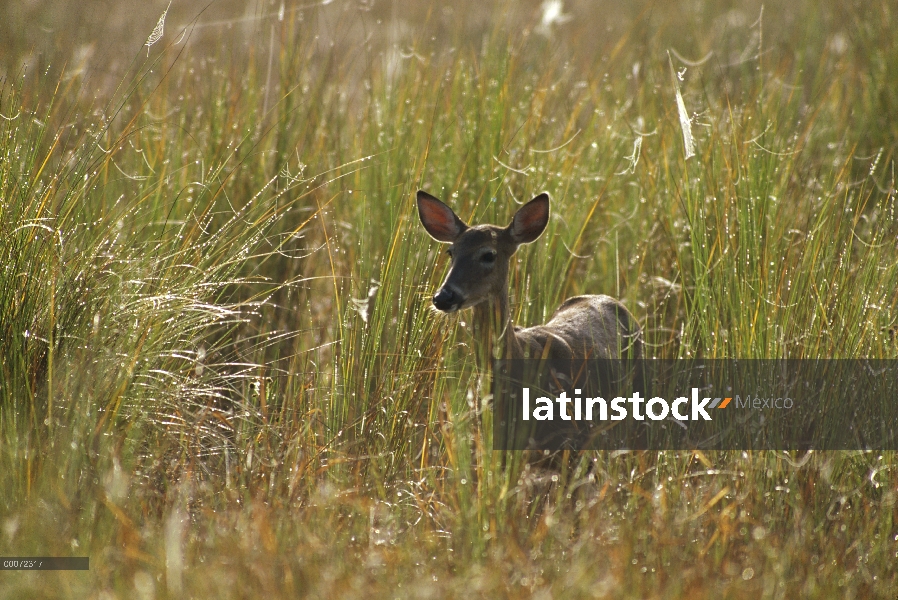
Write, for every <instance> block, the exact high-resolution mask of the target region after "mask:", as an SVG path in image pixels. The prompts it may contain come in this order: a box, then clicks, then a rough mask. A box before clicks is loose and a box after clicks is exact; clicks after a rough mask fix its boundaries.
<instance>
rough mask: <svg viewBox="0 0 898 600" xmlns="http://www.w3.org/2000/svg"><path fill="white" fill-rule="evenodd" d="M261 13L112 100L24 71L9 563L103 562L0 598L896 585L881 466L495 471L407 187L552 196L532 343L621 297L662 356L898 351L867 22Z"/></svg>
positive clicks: (886, 61) (890, 55) (890, 51)
mask: <svg viewBox="0 0 898 600" xmlns="http://www.w3.org/2000/svg"><path fill="white" fill-rule="evenodd" d="M266 7H267V5H265V6H264V7H263V6H262V5H260V8H259V10H258V11H257V13H256V14H254V18H253V20H252V21H251V22H252V23H255V24H256V25H254V27H256V28H255V29H254V30H252V31H253V32H254V33H252V34H249V35H247V37H246V38H236V37H235V36H236V35H237V34H235V33H234V32H233V31H232V30H231V29H227V28H224V27H223V28H221V29H214V28H212V29H202V28H198V29H190V28H188V29H187V30H186V33H185V35H184V36H183V37H181V31H180V30H179V29H178V27H179V26H178V25H177V24H176V23H177V22H176V20H175V18H176V17H175V16H173V15H176V13H174V12H173V15H169V17H168V18H169V21H168V25H167V28H168V30H167V31H166V33H165V36H163V38H162V39H161V40H160V41H158V42H157V43H156V44H155V45H153V46H152V47H150V48H149V49H147V48H145V47H142V46H140V44H141V43H142V42H143V40H144V39H146V36H147V35H149V33H150V32H151V31H152V29H153V26H154V25H155V24H156V18H157V16H158V15H157V16H154V17H153V18H152V19H150V20H148V21H147V23H146V24H141V28H140V29H139V32H140V33H139V34H137V33H135V34H134V35H135V36H136V37H135V39H137V38H139V41H138V42H137V43H134V44H133V47H131V48H129V51H128V52H129V53H128V54H127V56H129V57H134V58H133V59H132V60H131V62H130V63H122V65H121V73H117V74H116V77H117V78H118V79H115V81H121V84H119V85H118V86H117V87H116V86H109V87H107V86H105V85H104V82H106V81H108V80H109V73H108V72H106V71H104V70H103V69H102V68H101V67H100V65H99V64H98V63H97V62H96V60H95V61H94V62H93V63H90V64H88V66H86V67H84V66H83V65H75V67H77V68H75V67H72V66H71V64H70V63H68V62H66V61H65V60H58V58H59V57H56V58H54V59H50V58H47V57H46V56H43V57H37V58H35V57H34V56H30V57H26V58H27V60H25V59H23V60H25V62H27V63H28V64H29V65H30V68H29V69H28V70H27V72H24V73H23V72H22V71H20V70H10V69H9V68H8V67H7V75H6V77H5V79H3V81H2V91H0V115H2V118H0V253H2V254H0V265H2V266H0V525H2V531H0V555H3V556H27V555H58V556H68V555H82V556H83V555H87V556H90V560H91V570H90V571H89V572H87V573H83V572H58V573H27V572H5V573H4V574H3V575H2V576H0V596H2V597H5V598H21V597H26V596H28V595H29V594H30V595H31V596H32V597H132V596H136V597H172V598H180V597H212V596H215V597H255V596H262V595H266V596H270V597H290V596H296V595H300V594H302V595H308V596H319V597H361V596H377V597H379V596H400V597H405V596H411V597H428V596H471V595H474V596H482V597H496V596H499V597H502V596H519V595H528V594H533V595H537V596H546V597H560V596H565V597H568V596H570V597H579V596H592V597H609V598H630V597H632V598H646V597H665V598H668V597H670V598H678V597H683V598H687V597H688V598H696V597H708V598H717V597H732V598H756V597H768V598H779V597H815V598H832V597H857V598H860V597H892V596H894V595H895V593H896V590H898V580H896V569H895V568H894V565H895V564H896V560H898V541H896V540H898V526H896V522H895V521H896V499H898V498H896V494H898V472H896V457H895V455H894V453H892V452H827V453H809V454H803V453H794V452H714V453H702V452H630V453H626V452H624V453H620V452H618V453H595V454H592V455H589V456H588V457H586V458H588V459H589V460H591V461H593V468H592V469H591V473H590V475H586V474H585V472H586V470H585V468H584V467H585V465H584V464H582V463H581V464H580V465H579V467H577V468H576V469H575V470H574V472H572V473H561V474H558V475H556V476H554V477H553V476H552V475H545V476H541V475H539V474H537V473H533V472H530V471H528V470H526V469H524V468H522V467H521V466H519V465H517V464H515V463H514V461H511V463H512V464H511V466H510V467H509V468H505V469H503V468H500V462H501V461H500V457H499V456H497V453H493V452H492V451H491V450H490V444H491V439H490V435H491V434H490V427H489V423H490V418H491V415H490V413H489V411H481V410H479V407H480V406H481V404H480V399H481V396H482V390H483V389H484V380H483V377H482V374H479V373H478V371H477V368H476V366H475V364H474V361H473V357H472V353H471V351H470V348H471V334H470V331H469V329H468V324H466V323H464V321H465V318H466V316H465V315H464V314H462V315H460V316H453V317H445V316H440V315H437V314H434V312H433V311H432V310H431V309H430V307H429V297H430V295H431V294H432V293H433V290H434V289H435V287H436V286H437V285H438V282H439V280H440V279H441V278H442V276H443V275H444V272H445V267H446V260H445V257H444V256H443V255H442V254H441V248H438V247H437V246H438V245H437V244H435V243H433V242H432V241H431V240H430V239H429V238H428V237H427V235H426V234H425V233H424V232H423V229H422V228H421V227H420V225H419V223H418V222H417V215H416V214H415V212H414V203H413V193H414V191H415V190H416V189H418V188H420V187H423V188H425V189H427V190H428V191H430V192H431V193H433V194H435V195H437V196H440V197H442V198H443V199H444V200H446V201H447V202H448V203H450V204H452V205H453V207H454V208H455V209H456V211H457V212H458V213H459V215H461V216H462V217H463V218H465V219H467V220H470V221H493V222H504V221H506V220H507V219H509V218H510V216H511V214H512V213H513V210H514V208H515V206H516V204H515V203H516V202H518V203H520V202H523V201H525V200H527V199H529V198H530V197H531V196H533V195H535V194H536V193H537V192H539V191H543V190H545V191H548V192H549V193H550V194H551V195H552V200H553V219H552V221H551V223H550V225H549V228H548V231H547V233H546V234H545V235H544V236H543V237H542V238H541V239H540V240H539V241H538V242H536V243H534V244H532V245H531V246H529V247H526V248H524V249H522V251H521V252H520V253H519V255H518V261H517V263H516V265H515V266H514V272H513V275H512V305H513V310H514V314H515V319H516V322H518V323H520V324H525V325H531V324H536V323H539V322H543V321H544V320H546V319H547V318H548V316H549V315H550V314H551V313H552V311H553V310H554V307H556V306H557V305H558V304H559V303H560V302H561V301H562V300H563V299H564V298H565V297H567V296H570V295H574V294H578V293H608V294H611V295H614V296H616V297H619V298H621V299H622V301H623V302H624V303H625V304H626V305H627V306H628V307H629V308H630V310H631V311H632V312H633V313H634V314H635V315H636V316H637V317H638V318H639V319H640V321H641V322H642V323H643V326H644V328H645V330H646V336H647V341H648V344H649V355H650V356H655V357H662V358H676V357H691V356H703V357H710V358H719V357H741V358H761V357H764V358H774V357H790V358H804V357H871V358H896V357H898V343H896V333H895V332H896V324H898V306H896V304H898V295H896V292H895V290H896V289H898V245H896V239H898V218H896V213H895V211H896V206H895V202H896V200H895V194H896V192H895V187H896V183H895V159H896V156H895V154H896V148H898V145H896V141H898V130H896V123H898V120H896V119H895V118H894V116H895V115H896V114H898V91H896V88H895V87H894V85H893V84H892V83H891V82H894V81H896V80H898V46H896V42H895V40H894V35H893V32H891V31H889V28H888V26H887V25H888V23H890V22H891V21H890V19H894V9H893V7H892V6H891V5H890V4H889V3H888V2H877V3H874V4H872V5H869V4H868V5H864V6H860V5H857V6H855V5H854V4H851V3H837V2H834V3H827V4H825V5H823V6H819V5H818V4H816V3H799V4H794V3H792V4H788V5H785V4H784V5H765V7H764V9H763V12H762V9H761V7H760V5H757V6H754V7H750V8H743V9H740V10H731V9H730V8H729V7H726V6H722V5H719V4H716V3H712V4H708V5H703V6H702V7H701V9H700V10H698V11H696V10H694V8H693V7H687V6H686V5H680V6H670V7H666V6H659V5H646V6H644V7H634V8H632V9H630V8H627V9H624V8H620V9H616V10H615V11H611V12H609V13H607V14H598V13H597V12H596V10H595V9H592V8H589V7H588V6H579V5H577V6H569V7H567V9H566V10H568V11H569V12H571V13H573V14H574V16H575V17H576V18H575V19H573V20H571V21H567V22H563V23H556V24H553V25H548V26H546V29H545V30H544V31H543V30H542V29H541V28H540V27H541V26H540V14H541V13H540V11H539V7H538V6H536V5H534V6H529V7H524V8H521V7H512V6H511V5H508V6H497V7H495V8H490V7H484V6H480V5H471V6H467V5H458V6H454V7H444V8H436V7H435V8H433V10H427V11H421V9H418V8H416V9H409V11H408V13H405V12H403V11H402V10H400V8H399V7H396V6H395V5H394V7H393V8H391V9H390V10H387V8H385V7H379V6H375V7H373V8H372V7H370V6H368V5H367V4H362V5H349V4H342V3H334V5H327V6H320V7H306V8H304V9H299V8H295V7H291V6H290V5H287V6H286V8H285V10H284V12H283V15H284V16H283V18H279V16H278V12H279V11H278V8H279V7H278V6H275V5H272V6H271V7H267V8H266ZM162 8H164V7H160V11H161V9H162ZM175 9H177V7H174V8H173V9H172V10H173V11H175ZM269 9H270V10H269ZM419 11H420V12H419ZM269 13H270V14H269ZM192 16H193V15H190V17H192ZM759 17H760V18H759ZM185 22H187V21H186V20H185ZM202 22H203V21H202V19H200V21H199V23H200V24H202ZM134 26H135V27H136V26H137V25H136V24H135V25H134ZM596 31H604V32H605V34H604V35H603V36H598V37H597V36H596V35H595V32H596ZM216 36H218V37H216ZM10 39H12V38H10ZM235 39H236V41H235ZM201 42H202V43H201ZM219 48H221V49H220V50H219ZM27 50H28V48H27V47H26V46H21V47H12V48H11V50H10V55H13V56H19V55H21V56H25V54H26V53H27ZM668 50H670V54H668ZM64 51H65V49H63V50H60V52H64ZM69 52H71V50H69ZM16 53H19V54H16ZM669 56H670V57H671V58H668V57H669ZM703 57H705V58H703ZM687 61H688V62H687ZM88 62H89V61H88ZM694 63H700V64H694ZM63 65H65V66H63ZM671 66H672V67H673V72H672V69H671ZM677 89H679V90H680V92H681V93H682V96H683V102H684V106H685V108H686V111H687V120H686V121H685V122H684V121H683V120H682V119H681V118H680V115H679V113H678V109H677V102H676V96H675V95H676V90H677ZM687 128H688V129H689V130H691V134H692V136H693V138H694V152H695V155H694V156H692V157H691V158H687V157H686V152H685V146H684V129H687Z"/></svg>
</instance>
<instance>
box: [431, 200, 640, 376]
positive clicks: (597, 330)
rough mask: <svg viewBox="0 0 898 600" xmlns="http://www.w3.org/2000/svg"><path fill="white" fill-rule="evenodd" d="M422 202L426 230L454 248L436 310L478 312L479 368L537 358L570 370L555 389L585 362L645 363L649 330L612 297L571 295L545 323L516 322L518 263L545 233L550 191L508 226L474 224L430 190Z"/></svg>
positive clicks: (475, 319)
mask: <svg viewBox="0 0 898 600" xmlns="http://www.w3.org/2000/svg"><path fill="white" fill-rule="evenodd" d="M417 205H418V216H419V218H420V220H421V224H422V225H423V226H424V229H425V230H426V231H427V233H428V234H429V235H430V236H431V237H432V238H433V239H434V240H436V241H438V242H441V243H444V244H449V248H448V250H447V252H448V254H449V258H450V263H449V273H448V274H447V275H446V278H445V280H444V281H443V284H442V285H441V286H440V288H439V290H437V292H436V293H435V294H434V295H433V298H432V302H433V306H434V308H436V309H437V310H438V311H441V312H443V313H456V312H458V311H461V310H465V309H469V308H470V309H471V310H472V311H473V318H472V330H473V336H474V340H475V350H476V354H477V355H478V362H479V363H481V364H483V360H484V359H486V360H487V361H490V362H491V360H490V359H525V358H530V359H541V360H543V361H547V362H548V363H549V364H551V365H556V366H557V365H568V367H567V368H566V369H557V371H566V372H567V377H566V379H567V381H566V382H565V381H562V382H561V384H560V386H556V387H569V388H573V387H574V386H575V385H577V383H576V380H577V378H578V375H577V372H578V370H582V368H583V365H595V364H597V363H601V361H595V360H594V359H610V360H611V362H614V361H617V360H618V359H626V360H635V361H636V363H638V364H641V362H642V361H641V360H640V359H642V358H643V338H642V329H641V328H640V326H639V323H638V322H637V320H636V318H635V317H633V315H632V314H631V313H630V312H629V311H628V310H627V308H626V307H625V306H624V305H623V304H621V302H620V301H618V300H615V299H614V298H612V297H610V296H606V295H583V296H574V297H572V298H568V299H567V300H565V301H564V302H563V303H562V304H561V306H559V307H558V308H557V309H556V310H555V313H554V314H553V315H552V318H551V319H549V321H548V322H547V323H545V324H544V325H536V326H534V327H526V328H522V327H518V326H515V324H514V323H513V321H512V316H511V311H510V308H509V300H508V285H509V284H508V279H509V266H510V263H511V258H512V256H514V254H515V252H516V251H517V250H518V248H519V247H520V246H521V245H524V244H530V243H532V242H534V241H536V240H537V239H538V238H539V237H540V235H542V233H543V232H544V231H545V229H546V226H547V225H548V223H549V194H547V193H545V192H543V193H541V194H539V195H537V196H536V197H534V198H533V199H532V200H530V201H529V202H527V203H526V204H524V205H523V206H521V207H520V208H519V209H518V210H517V212H515V214H514V216H513V217H512V219H511V223H509V225H508V226H506V227H501V226H498V225H489V224H483V225H468V224H466V223H465V222H464V221H462V220H461V219H460V218H459V217H458V215H456V214H455V212H454V211H453V210H452V209H451V208H450V207H449V206H447V205H446V204H444V203H443V202H442V201H440V200H439V199H438V198H436V197H434V196H431V195H430V194H428V193H427V192H425V191H423V190H419V191H418V193H417ZM590 361H592V362H590ZM590 376H595V377H599V378H601V377H602V376H603V375H602V374H591V375H590ZM605 376H606V378H607V374H605ZM580 380H581V381H582V380H583V379H582V378H580ZM493 383H494V384H495V378H494V382H493ZM556 383H558V382H557V381H556ZM565 383H567V384H568V385H564V384H565ZM543 387H544V388H545V386H543ZM571 391H573V390H571Z"/></svg>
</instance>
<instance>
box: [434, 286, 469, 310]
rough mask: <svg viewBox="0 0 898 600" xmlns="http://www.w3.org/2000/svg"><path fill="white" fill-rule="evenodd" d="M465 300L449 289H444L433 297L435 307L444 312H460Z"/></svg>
mask: <svg viewBox="0 0 898 600" xmlns="http://www.w3.org/2000/svg"><path fill="white" fill-rule="evenodd" d="M463 301H464V299H463V298H462V297H461V296H460V295H459V294H457V293H455V292H454V291H452V289H451V288H449V287H442V288H440V291H438V292H437V293H436V294H434V296H433V305H434V306H436V307H437V309H439V310H441V311H443V312H452V311H453V310H458V307H459V306H461V304H462V302H463Z"/></svg>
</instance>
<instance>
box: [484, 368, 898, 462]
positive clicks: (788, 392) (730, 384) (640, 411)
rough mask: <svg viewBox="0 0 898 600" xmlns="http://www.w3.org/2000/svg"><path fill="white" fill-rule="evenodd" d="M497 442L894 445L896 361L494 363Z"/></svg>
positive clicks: (655, 446)
mask: <svg viewBox="0 0 898 600" xmlns="http://www.w3.org/2000/svg"><path fill="white" fill-rule="evenodd" d="M492 385H493V389H492V393H493V447H494V449H496V450H564V449H570V450H623V449H630V450H693V449H702V450H811V449H813V450H898V361H896V360H847V359H844V360H843V359H838V360H836V359H830V360H796V359H793V360H641V361H634V360H628V361H625V360H587V361H584V360H580V361H570V360H568V361H557V360H556V361H548V360H545V361H540V360H534V359H521V360H517V359H515V360H497V361H495V362H494V366H493V384H492Z"/></svg>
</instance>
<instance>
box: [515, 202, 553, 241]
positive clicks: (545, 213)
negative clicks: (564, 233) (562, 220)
mask: <svg viewBox="0 0 898 600" xmlns="http://www.w3.org/2000/svg"><path fill="white" fill-rule="evenodd" d="M548 224H549V194H547V193H545V192H543V193H542V194H540V195H539V196H537V197H536V198H534V199H533V200H531V201H530V202H528V203H527V204H525V205H524V206H522V207H521V208H519V209H518V212H516V213H515V214H514V218H512V220H511V224H510V225H509V226H508V228H507V229H506V231H508V232H509V233H510V234H511V239H512V240H514V243H516V244H529V243H530V242H532V241H535V240H536V238H538V237H539V236H540V235H541V234H542V232H543V231H544V230H545V228H546V225H548Z"/></svg>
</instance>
